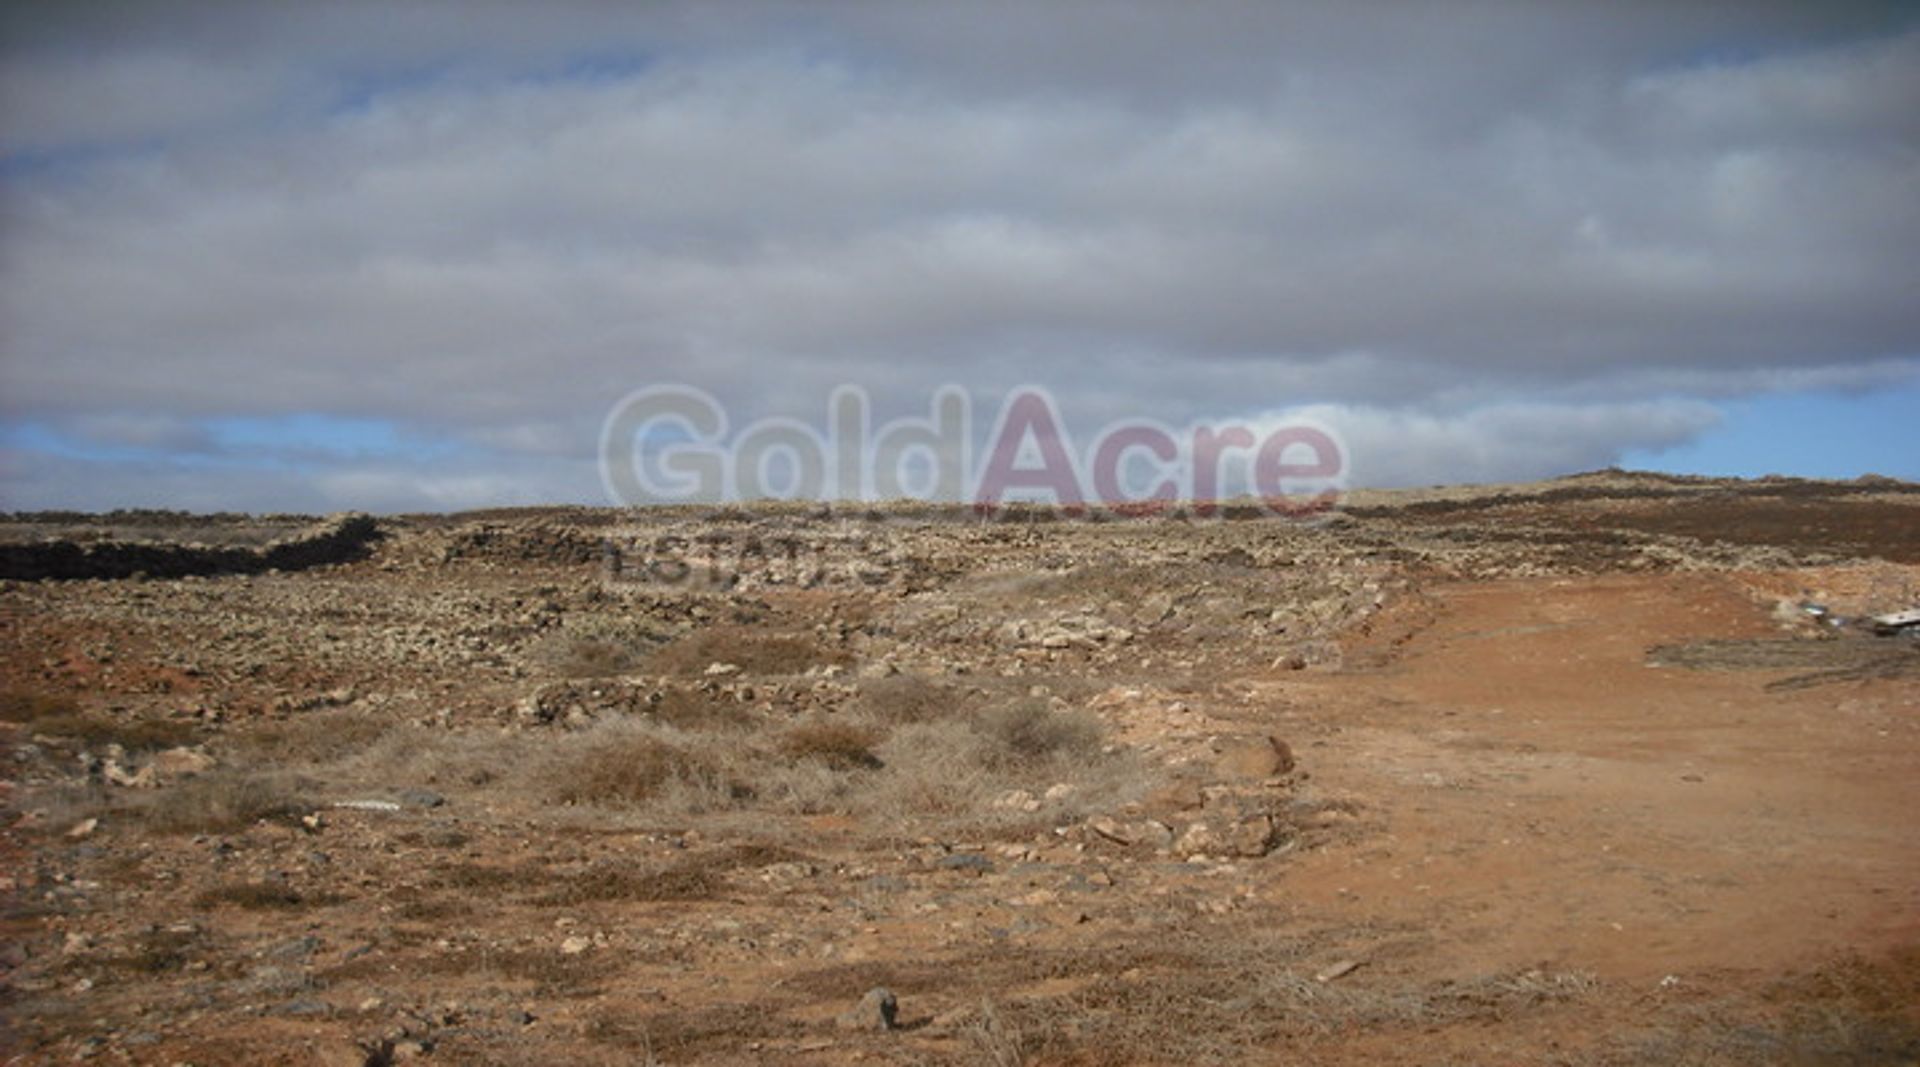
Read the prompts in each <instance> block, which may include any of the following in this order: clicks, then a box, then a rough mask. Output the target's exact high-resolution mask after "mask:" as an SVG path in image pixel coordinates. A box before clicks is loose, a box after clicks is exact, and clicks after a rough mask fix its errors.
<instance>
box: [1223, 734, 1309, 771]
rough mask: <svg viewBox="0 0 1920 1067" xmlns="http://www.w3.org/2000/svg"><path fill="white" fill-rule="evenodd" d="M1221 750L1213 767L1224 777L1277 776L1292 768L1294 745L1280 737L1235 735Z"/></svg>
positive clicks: (1224, 743) (1224, 742)
mask: <svg viewBox="0 0 1920 1067" xmlns="http://www.w3.org/2000/svg"><path fill="white" fill-rule="evenodd" d="M1219 751H1220V756H1219V758H1218V759H1217V760H1215V761H1214V768H1215V769H1216V770H1217V771H1218V772H1219V773H1220V775H1221V777H1223V778H1277V777H1279V776H1280V775H1283V774H1287V773H1289V772H1291V771H1292V770H1293V749H1292V747H1291V746H1289V745H1288V744H1287V743H1286V742H1285V741H1282V740H1280V739H1279V738H1277V737H1272V736H1266V737H1245V738H1233V739H1231V740H1227V741H1223V742H1221V744H1220V748H1219Z"/></svg>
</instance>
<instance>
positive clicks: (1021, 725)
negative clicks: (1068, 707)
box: [971, 699, 1102, 767]
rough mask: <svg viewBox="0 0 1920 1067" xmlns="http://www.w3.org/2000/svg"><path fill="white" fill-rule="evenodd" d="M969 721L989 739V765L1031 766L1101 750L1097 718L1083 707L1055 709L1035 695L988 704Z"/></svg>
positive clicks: (1080, 757)
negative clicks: (992, 704) (1033, 697)
mask: <svg viewBox="0 0 1920 1067" xmlns="http://www.w3.org/2000/svg"><path fill="white" fill-rule="evenodd" d="M971 725H972V728H973V730H974V732H976V733H978V734H979V735H980V736H981V737H982V738H984V739H986V741H987V742H988V745H989V747H988V748H987V750H986V753H985V760H986V762H987V764H988V765H989V766H991V767H1021V766H1029V767H1030V766H1035V765H1038V764H1041V763H1045V762H1047V761H1049V760H1055V759H1062V758H1069V759H1087V758H1090V757H1093V756H1095V755H1098V754H1099V752H1100V740H1101V733H1102V730H1101V725H1100V720H1099V719H1097V718H1095V717H1094V716H1092V715H1090V714H1088V713H1086V712H1083V711H1054V710H1052V709H1050V708H1048V707H1047V705H1046V704H1044V703H1042V702H1041V701H1039V700H1037V699H1028V700H1021V701H1016V702H1014V703H1011V704H1002V705H998V706H996V707H991V708H988V709H986V710H984V711H982V712H980V713H979V714H977V715H975V716H974V717H973V718H972V720H971Z"/></svg>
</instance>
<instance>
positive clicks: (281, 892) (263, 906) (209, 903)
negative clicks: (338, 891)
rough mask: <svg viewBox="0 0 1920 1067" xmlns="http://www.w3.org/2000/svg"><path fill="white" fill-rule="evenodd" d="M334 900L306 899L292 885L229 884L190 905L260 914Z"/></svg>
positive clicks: (210, 890) (310, 897)
mask: <svg viewBox="0 0 1920 1067" xmlns="http://www.w3.org/2000/svg"><path fill="white" fill-rule="evenodd" d="M335 899H337V898H334V897H331V896H308V895H306V894H303V893H301V892H299V891H298V890H295V889H294V888H293V887H292V886H287V885H282V884H280V883H277V882H230V883H228V884H226V885H220V886H215V887H213V888H212V889H208V890H206V891H204V892H202V893H200V894H199V895H198V896H196V897H194V903H195V904H196V905H198V906H200V907H202V908H218V907H234V908H246V909H248V910H249V911H264V910H268V909H285V908H303V907H308V906H311V905H316V904H326V903H332V902H334V900H335Z"/></svg>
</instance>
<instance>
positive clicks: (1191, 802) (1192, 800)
mask: <svg viewBox="0 0 1920 1067" xmlns="http://www.w3.org/2000/svg"><path fill="white" fill-rule="evenodd" d="M1205 799H1206V798H1205V797H1203V796H1202V795H1201V793H1200V785H1199V783H1197V782H1190V781H1178V782H1168V783H1167V784H1166V785H1163V786H1161V787H1159V788H1158V789H1155V790H1154V791H1153V792H1151V793H1148V794H1147V797H1146V806H1147V807H1148V809H1150V810H1153V811H1192V810H1193V809H1194V808H1197V807H1199V806H1200V805H1201V804H1202V803H1203V802H1204V801H1205Z"/></svg>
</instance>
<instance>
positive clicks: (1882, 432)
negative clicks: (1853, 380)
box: [1622, 382, 1920, 481]
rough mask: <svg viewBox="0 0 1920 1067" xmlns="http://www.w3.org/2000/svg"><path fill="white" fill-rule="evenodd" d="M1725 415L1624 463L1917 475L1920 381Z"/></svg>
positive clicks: (1691, 470)
mask: <svg viewBox="0 0 1920 1067" xmlns="http://www.w3.org/2000/svg"><path fill="white" fill-rule="evenodd" d="M1722 408H1723V410H1724V411H1725V412H1726V420H1725V421H1724V422H1722V423H1721V424H1720V425H1719V426H1718V427H1716V428H1714V429H1712V430H1709V431H1708V432H1706V433H1704V434H1702V435H1701V436H1700V437H1699V438H1698V439H1697V440H1694V441H1692V442H1689V443H1687V444H1684V445H1680V446H1677V447H1674V448H1668V449H1663V450H1657V451H1651V450H1640V451H1635V452H1630V453H1628V454H1627V456H1626V457H1625V458H1624V459H1623V461H1622V462H1623V464H1624V465H1625V466H1627V467H1634V468H1643V469H1650V470H1659V471H1667V472H1670V473H1674V474H1706V475H1714V476H1718V477H1741V478H1757V477H1760V476H1761V475H1766V474H1786V475H1792V476H1794V477H1800V478H1853V477H1857V476H1859V475H1862V474H1884V475H1887V476H1889V477H1893V478H1903V479H1907V480H1910V481H1920V382H1911V383H1907V384H1904V385H1899V386H1894V387H1889V388H1884V389H1876V390H1873V391H1871V392H1834V391H1809V392H1798V393H1773V394H1768V395H1765V396H1758V397H1752V398H1749V399H1746V400H1738V401H1731V402H1728V403H1726V404H1724V405H1722Z"/></svg>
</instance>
